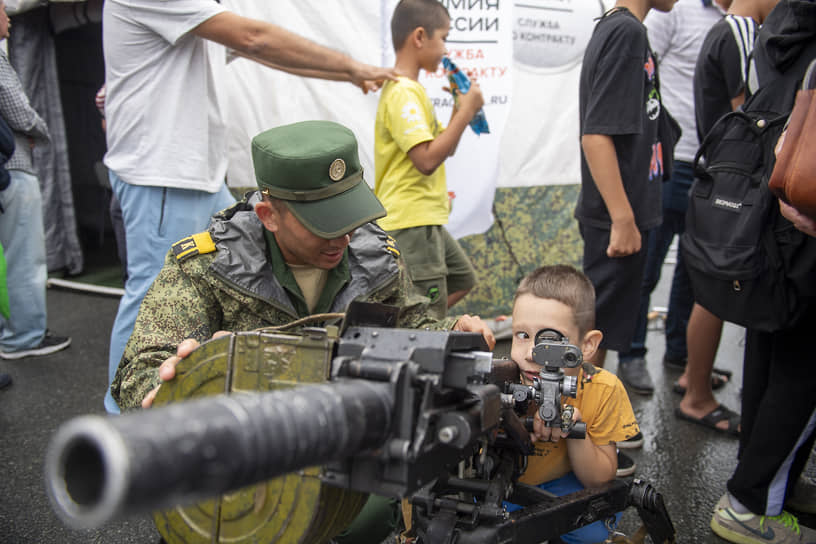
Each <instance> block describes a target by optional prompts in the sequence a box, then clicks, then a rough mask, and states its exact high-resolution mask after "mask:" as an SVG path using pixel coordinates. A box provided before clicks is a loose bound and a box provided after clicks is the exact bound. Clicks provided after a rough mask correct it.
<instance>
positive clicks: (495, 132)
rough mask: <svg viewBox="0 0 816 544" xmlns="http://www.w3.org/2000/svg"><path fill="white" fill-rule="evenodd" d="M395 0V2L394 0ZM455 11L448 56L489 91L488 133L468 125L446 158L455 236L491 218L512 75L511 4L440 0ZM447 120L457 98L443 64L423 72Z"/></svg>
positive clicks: (472, 230) (439, 113) (489, 222)
mask: <svg viewBox="0 0 816 544" xmlns="http://www.w3.org/2000/svg"><path fill="white" fill-rule="evenodd" d="M391 4H392V5H395V4H396V2H392V3H391ZM442 4H443V5H444V6H445V7H446V8H448V12H449V13H450V16H451V30H450V33H449V34H448V41H447V49H448V56H449V57H450V59H451V60H452V61H453V63H454V64H456V65H457V66H458V67H459V69H460V70H461V71H462V72H465V73H468V72H471V71H472V72H474V73H475V76H476V80H477V81H478V83H479V86H480V87H481V89H482V94H484V97H485V105H484V112H485V117H486V119H487V123H488V125H489V127H490V133H489V134H481V135H477V134H476V133H475V132H473V130H471V129H470V127H468V128H467V129H465V132H464V134H463V135H462V139H461V140H460V141H459V146H458V147H457V149H456V154H455V155H454V156H452V157H449V158H448V160H446V161H445V172H446V176H447V182H448V192H449V194H450V195H451V205H452V208H451V216H450V222H449V223H448V227H447V228H448V230H449V231H450V232H451V234H452V235H453V236H454V238H461V237H463V236H467V235H469V234H480V233H482V232H484V231H486V230H487V229H488V228H490V226H491V225H492V224H493V213H492V211H491V210H492V206H493V195H494V193H495V190H496V184H497V182H498V178H499V142H500V141H501V138H502V134H503V132H504V126H505V120H506V119H507V114H508V112H509V111H510V102H511V100H510V95H511V92H512V85H513V78H512V75H511V73H510V67H511V66H512V56H513V42H512V20H513V18H512V16H513V4H511V3H510V2H509V1H506V0H505V1H501V0H442ZM419 82H420V83H422V85H423V86H424V87H425V88H426V89H427V91H428V96H429V97H430V98H431V102H432V103H433V104H434V106H435V108H436V115H437V117H438V118H439V121H440V122H441V123H442V124H443V125H447V123H448V120H449V119H450V116H451V111H452V107H453V100H452V97H451V95H450V93H448V92H447V91H443V90H442V88H443V87H447V86H448V80H447V77H446V76H445V73H444V71H443V70H442V66H441V65H440V67H439V69H438V70H437V71H436V73H433V74H426V73H424V72H423V73H421V74H420V78H419Z"/></svg>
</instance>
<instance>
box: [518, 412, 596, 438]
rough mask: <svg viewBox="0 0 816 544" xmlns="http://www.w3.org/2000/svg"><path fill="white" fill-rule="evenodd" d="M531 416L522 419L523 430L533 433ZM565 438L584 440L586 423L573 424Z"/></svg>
mask: <svg viewBox="0 0 816 544" xmlns="http://www.w3.org/2000/svg"><path fill="white" fill-rule="evenodd" d="M533 419H534V418H533V416H527V417H526V418H524V428H525V429H526V430H527V431H528V432H533ZM567 438H579V439H584V438H586V423H585V422H583V421H578V422H577V423H575V424H574V425H573V426H572V428H571V429H570V432H569V434H568V435H567Z"/></svg>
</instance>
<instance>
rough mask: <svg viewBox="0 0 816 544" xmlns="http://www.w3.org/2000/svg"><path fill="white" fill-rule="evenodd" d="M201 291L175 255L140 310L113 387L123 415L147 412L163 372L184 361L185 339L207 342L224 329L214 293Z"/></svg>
mask: <svg viewBox="0 0 816 544" xmlns="http://www.w3.org/2000/svg"><path fill="white" fill-rule="evenodd" d="M199 287H200V286H197V285H195V283H194V282H193V280H192V279H191V277H190V276H189V275H188V274H186V273H185V272H184V270H182V267H181V265H180V264H179V263H178V262H177V260H176V258H175V256H174V255H173V253H172V252H169V253H168V255H167V258H166V259H165V261H164V266H163V267H162V270H161V272H159V275H158V276H157V277H156V280H155V281H154V282H153V285H152V286H151V287H150V289H149V290H148V292H147V294H146V295H145V298H144V300H143V301H142V304H141V306H140V307H139V315H138V317H137V318H136V324H135V325H134V328H133V333H132V334H131V336H130V339H129V340H128V342H127V345H126V346H125V352H124V354H123V356H122V360H121V362H120V363H119V368H118V370H117V371H116V376H115V378H114V380H113V384H111V394H112V395H113V398H114V400H116V402H117V404H118V405H119V407H120V408H121V409H122V411H125V410H129V409H135V408H139V407H140V406H142V403H143V401H144V400H146V397H148V395H149V394H150V393H151V392H152V390H153V389H155V388H156V387H157V386H158V385H160V384H161V383H162V379H161V378H160V374H159V367H160V366H162V365H163V363H165V362H166V361H167V360H168V359H170V358H172V357H175V356H178V349H179V345H180V344H182V342H183V341H184V340H185V339H189V338H192V339H194V340H195V341H197V342H204V341H205V340H208V339H209V338H211V337H212V336H213V334H214V333H215V332H216V331H218V330H220V329H221V313H220V307H219V305H218V302H217V300H216V299H215V297H214V296H213V294H212V293H211V292H210V291H209V290H208V289H206V288H199ZM190 351H192V350H190ZM176 362H178V361H176ZM173 366H175V365H173ZM153 396H155V393H153ZM150 401H151V402H152V397H151V399H150ZM148 405H149V403H148Z"/></svg>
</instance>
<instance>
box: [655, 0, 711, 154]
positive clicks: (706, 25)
mask: <svg viewBox="0 0 816 544" xmlns="http://www.w3.org/2000/svg"><path fill="white" fill-rule="evenodd" d="M711 4H712V5H711V6H708V7H706V6H703V4H702V2H701V0H679V1H678V2H677V3H676V4H675V5H674V8H672V10H671V11H669V12H666V13H664V12H660V11H657V10H656V9H652V10H650V11H649V13H648V15H647V16H646V19H644V21H643V24H644V25H646V28H647V29H648V30H649V44H650V45H651V47H652V52H653V53H654V54H655V55H656V56H657V64H658V71H659V74H660V96H661V98H662V99H663V104H665V105H666V109H668V110H669V113H671V114H672V116H673V117H674V118H675V119H677V122H678V123H680V128H682V129H683V134H682V135H681V136H680V141H678V142H677V146H676V147H675V148H674V158H675V159H676V160H681V161H686V162H692V161H693V160H694V154H695V153H697V148H698V147H699V146H700V143H699V142H698V141H697V128H696V124H695V116H694V87H693V83H694V67H695V65H696V64H697V56H698V55H699V54H700V48H701V47H702V46H703V40H704V39H705V36H706V34H707V33H708V31H709V29H710V28H711V27H712V26H713V25H714V23H716V22H717V21H719V20H720V19H722V17H723V15H724V13H723V11H722V9H721V8H720V7H719V6H718V5H717V3H716V2H712V3H711Z"/></svg>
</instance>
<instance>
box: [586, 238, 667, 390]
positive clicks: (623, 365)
mask: <svg viewBox="0 0 816 544" xmlns="http://www.w3.org/2000/svg"><path fill="white" fill-rule="evenodd" d="M580 230H581V236H582V237H583V239H584V259H583V264H584V274H586V275H587V277H588V278H589V280H590V281H591V282H592V285H593V286H594V287H595V328H596V329H598V330H600V331H601V332H602V333H603V340H601V345H600V348H601V349H603V350H610V349H611V350H615V351H617V352H621V351H626V350H628V349H629V347H630V346H631V344H632V338H633V337H634V333H635V326H636V322H637V319H638V308H637V305H638V303H639V301H640V292H641V290H640V289H641V285H643V267H644V264H645V261H646V248H645V247H643V248H641V250H640V251H638V252H637V253H635V254H633V255H629V256H627V257H619V258H610V257H608V256H607V255H606V248H607V247H608V246H609V230H607V229H599V228H594V227H590V226H587V225H581V226H580ZM641 236H642V237H643V238H644V239H645V234H644V233H641ZM605 355H606V353H605V352H604V353H602V354H598V355H597V356H596V357H593V360H592V362H593V364H595V361H596V360H603V359H601V357H603V356H605ZM617 374H618V377H619V378H620V379H621V381H623V383H624V384H625V385H627V386H628V387H630V388H631V389H632V390H633V391H634V392H636V393H640V394H644V395H648V394H651V393H653V392H654V383H653V382H652V378H651V376H650V375H649V370H648V368H647V367H646V361H645V359H643V358H635V359H631V360H628V361H627V360H622V361H619V362H618V373H617Z"/></svg>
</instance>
